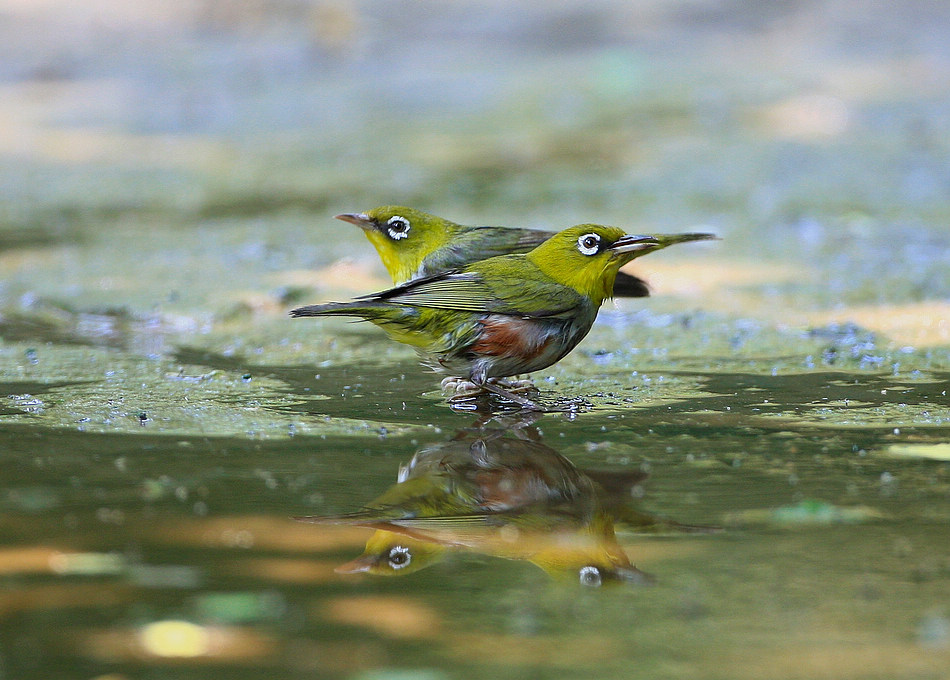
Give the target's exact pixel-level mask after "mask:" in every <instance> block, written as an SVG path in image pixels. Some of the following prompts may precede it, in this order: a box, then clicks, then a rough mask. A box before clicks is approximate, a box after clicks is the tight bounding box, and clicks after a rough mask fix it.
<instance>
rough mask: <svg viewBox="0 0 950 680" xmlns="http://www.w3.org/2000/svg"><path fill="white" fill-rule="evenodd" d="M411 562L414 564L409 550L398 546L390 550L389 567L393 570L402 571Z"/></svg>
mask: <svg viewBox="0 0 950 680" xmlns="http://www.w3.org/2000/svg"><path fill="white" fill-rule="evenodd" d="M410 562H412V553H410V552H409V548H404V547H403V546H401V545H396V546H393V547H392V548H391V549H390V551H389V566H390V567H392V568H393V569H402V568H403V567H405V566H408V565H409V563H410Z"/></svg>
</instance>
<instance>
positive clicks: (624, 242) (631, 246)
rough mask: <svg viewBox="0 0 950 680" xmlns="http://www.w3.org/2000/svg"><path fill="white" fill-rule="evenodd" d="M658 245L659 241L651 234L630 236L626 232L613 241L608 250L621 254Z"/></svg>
mask: <svg viewBox="0 0 950 680" xmlns="http://www.w3.org/2000/svg"><path fill="white" fill-rule="evenodd" d="M658 245H660V242H659V241H657V240H656V238H655V237H653V236H631V235H629V234H627V235H625V236H621V237H620V238H618V239H617V240H616V241H614V242H613V244H612V245H611V246H610V248H609V250H611V251H612V252H613V253H614V255H622V254H624V253H635V252H636V251H638V250H649V249H650V248H656V247H657V246H658Z"/></svg>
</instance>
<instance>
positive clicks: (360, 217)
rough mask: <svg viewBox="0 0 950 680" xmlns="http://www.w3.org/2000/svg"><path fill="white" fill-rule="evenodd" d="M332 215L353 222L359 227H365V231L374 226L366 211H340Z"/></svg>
mask: <svg viewBox="0 0 950 680" xmlns="http://www.w3.org/2000/svg"><path fill="white" fill-rule="evenodd" d="M334 217H335V218H336V219H338V220H343V221H344V222H349V223H350V224H355V225H356V226H357V227H359V228H360V229H365V230H367V231H368V230H370V229H373V228H375V225H374V224H373V220H371V219H370V218H369V215H367V214H366V213H342V214H340V215H335V216H334Z"/></svg>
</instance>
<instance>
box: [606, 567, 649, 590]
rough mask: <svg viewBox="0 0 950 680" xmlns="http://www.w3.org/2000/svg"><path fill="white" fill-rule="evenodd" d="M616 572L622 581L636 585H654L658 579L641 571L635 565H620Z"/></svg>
mask: <svg viewBox="0 0 950 680" xmlns="http://www.w3.org/2000/svg"><path fill="white" fill-rule="evenodd" d="M614 573H615V574H616V576H617V577H618V578H619V579H620V580H621V581H622V582H624V583H629V584H631V585H634V586H652V585H653V584H654V583H656V579H655V578H653V577H652V576H650V574H648V573H646V572H645V571H640V570H639V569H637V568H636V567H634V566H629V567H618V568H617V569H616V571H615V572H614Z"/></svg>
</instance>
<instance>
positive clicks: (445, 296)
mask: <svg viewBox="0 0 950 680" xmlns="http://www.w3.org/2000/svg"><path fill="white" fill-rule="evenodd" d="M489 280H490V283H489V281H488V280H486V278H485V277H483V276H482V273H481V272H477V271H469V272H446V273H442V274H436V275H434V276H428V277H425V278H420V279H414V280H412V281H410V282H408V283H405V284H403V285H401V286H396V287H395V288H390V289H389V290H386V291H383V292H381V293H374V294H373V295H364V296H362V297H361V298H358V299H361V300H373V301H384V300H385V301H387V302H391V303H393V304H400V305H409V306H412V307H431V308H437V309H449V310H454V311H463V312H473V313H493V314H511V315H517V316H525V317H552V316H559V315H562V314H566V313H570V312H572V311H573V310H575V309H576V308H577V306H578V305H579V304H583V296H581V295H580V294H579V293H577V292H576V291H575V290H574V289H572V288H569V287H568V286H564V285H561V284H559V283H557V282H555V281H552V280H551V279H549V278H547V277H545V276H540V275H534V276H518V275H513V274H511V273H499V272H492V275H491V276H490V277H489Z"/></svg>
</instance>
